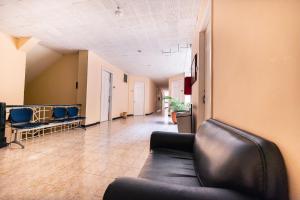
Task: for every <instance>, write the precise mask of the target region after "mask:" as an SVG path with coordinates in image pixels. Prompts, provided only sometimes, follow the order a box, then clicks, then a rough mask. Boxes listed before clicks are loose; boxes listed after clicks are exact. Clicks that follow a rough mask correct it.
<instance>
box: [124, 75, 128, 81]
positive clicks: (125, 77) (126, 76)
mask: <svg viewBox="0 0 300 200" xmlns="http://www.w3.org/2000/svg"><path fill="white" fill-rule="evenodd" d="M127 79H128V75H127V74H124V77H123V81H124V83H127Z"/></svg>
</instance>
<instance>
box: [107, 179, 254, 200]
mask: <svg viewBox="0 0 300 200" xmlns="http://www.w3.org/2000/svg"><path fill="white" fill-rule="evenodd" d="M123 199H130V200H154V199H155V200H167V199H172V200H254V199H252V198H249V197H247V196H244V195H242V194H239V193H237V192H234V191H231V190H225V189H219V188H205V187H186V186H180V185H171V184H165V183H161V182H157V181H151V180H147V179H142V178H119V179H116V180H115V181H114V182H112V183H111V184H110V185H109V186H108V188H107V189H106V191H105V194H104V197H103V200H123Z"/></svg>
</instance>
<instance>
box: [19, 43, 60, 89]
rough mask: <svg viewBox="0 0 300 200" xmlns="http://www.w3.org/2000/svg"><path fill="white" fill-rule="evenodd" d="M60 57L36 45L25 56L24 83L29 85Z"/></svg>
mask: <svg viewBox="0 0 300 200" xmlns="http://www.w3.org/2000/svg"><path fill="white" fill-rule="evenodd" d="M61 57H62V54H60V53H58V52H56V51H54V50H52V49H50V48H48V47H45V46H43V45H41V44H36V45H35V46H34V47H33V48H32V49H30V51H28V52H27V54H26V78H25V80H26V83H29V82H30V81H32V80H33V79H34V78H36V77H37V76H38V75H39V74H40V73H42V72H43V71H44V70H45V69H46V68H47V67H50V66H51V65H52V64H54V63H55V62H56V61H58V60H59V59H60V58H61Z"/></svg>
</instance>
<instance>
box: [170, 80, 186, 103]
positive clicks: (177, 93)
mask: <svg viewBox="0 0 300 200" xmlns="http://www.w3.org/2000/svg"><path fill="white" fill-rule="evenodd" d="M172 97H173V98H175V99H177V100H179V101H181V102H184V82H183V80H181V79H178V80H173V81H172Z"/></svg>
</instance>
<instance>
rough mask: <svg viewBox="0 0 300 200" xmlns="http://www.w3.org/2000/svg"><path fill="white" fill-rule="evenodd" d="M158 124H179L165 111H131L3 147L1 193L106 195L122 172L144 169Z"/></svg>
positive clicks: (20, 195) (19, 195)
mask: <svg viewBox="0 0 300 200" xmlns="http://www.w3.org/2000/svg"><path fill="white" fill-rule="evenodd" d="M156 130H160V131H177V127H176V125H171V124H170V123H169V121H168V119H166V118H165V117H163V116H161V115H150V116H145V117H129V118H127V119H126V120H124V119H120V120H115V121H112V122H105V123H101V124H100V125H98V126H95V127H90V128H87V130H86V131H84V130H83V129H75V130H71V131H67V132H59V133H54V134H51V135H47V136H44V137H41V138H36V139H32V140H28V141H27V142H23V143H24V144H25V149H19V147H17V146H11V147H8V148H3V149H0V199H1V200H2V199H3V200H4V199H30V200H33V199H39V200H41V199H56V200H60V199H61V200H67V199H101V197H102V195H103V192H104V191H105V189H106V187H107V185H108V184H109V183H110V182H112V181H113V180H114V179H115V178H116V177H119V176H133V177H136V176H137V175H138V173H139V171H140V169H141V167H142V166H143V164H144V162H145V159H146V158H147V156H148V154H149V139H150V135H151V132H152V131H156Z"/></svg>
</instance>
